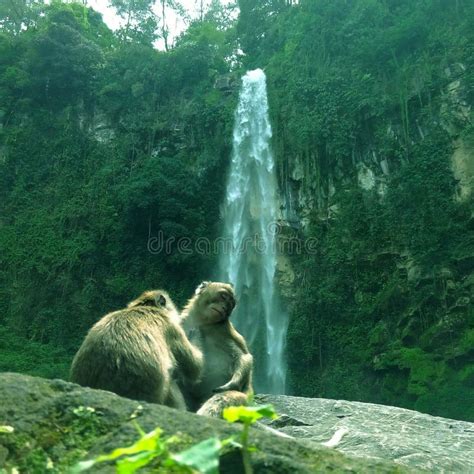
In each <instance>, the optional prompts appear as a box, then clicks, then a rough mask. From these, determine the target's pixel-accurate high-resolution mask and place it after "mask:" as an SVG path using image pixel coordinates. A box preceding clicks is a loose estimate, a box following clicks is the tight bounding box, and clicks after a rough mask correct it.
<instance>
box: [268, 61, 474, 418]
mask: <svg viewBox="0 0 474 474" xmlns="http://www.w3.org/2000/svg"><path fill="white" fill-rule="evenodd" d="M430 67H432V65H430ZM433 70H435V71H436V73H435V74H433V77H436V80H434V79H433V77H431V79H430V78H428V77H427V76H426V77H425V76H423V73H421V72H419V71H418V72H416V68H414V71H415V72H413V73H412V76H411V77H409V78H408V79H407V78H405V79H404V80H405V81H406V84H405V86H406V87H405V89H403V90H402V89H400V90H399V91H398V92H399V93H400V100H401V103H400V108H387V109H386V110H385V112H383V113H379V115H370V114H369V115H366V116H363V117H362V118H361V120H362V122H361V124H359V128H358V129H357V130H358V131H357V132H354V136H352V137H347V143H345V144H344V146H343V145H341V144H340V143H339V142H337V143H336V145H339V146H340V150H341V155H339V154H338V152H337V151H334V150H337V148H336V145H335V144H334V143H331V140H332V141H335V139H334V136H332V135H329V136H326V137H324V138H321V137H319V138H318V140H319V142H318V140H316V141H315V142H314V143H313V146H308V147H306V148H304V149H303V150H301V149H299V150H298V149H296V148H295V151H294V152H293V151H290V150H289V147H288V146H285V143H283V142H284V140H285V139H284V138H280V137H278V136H277V137H276V139H275V147H276V153H277V159H278V163H279V179H280V181H279V182H280V190H281V196H282V197H281V205H280V209H281V216H280V217H281V225H282V229H283V230H282V234H281V236H280V240H281V241H285V239H287V238H288V236H297V238H299V239H301V242H305V241H307V240H308V238H315V239H316V252H314V253H312V254H308V253H305V251H304V250H303V251H302V252H300V253H298V254H294V253H293V254H292V253H291V252H286V248H285V246H284V245H281V246H280V249H281V255H280V258H279V260H278V262H279V265H278V278H279V281H280V288H281V291H282V293H283V295H284V297H285V298H286V301H287V303H288V306H289V308H290V312H291V315H292V316H291V323H290V329H289V346H288V347H289V351H288V352H289V360H290V365H291V364H293V365H294V369H293V370H291V369H290V375H291V374H293V385H292V387H291V390H292V393H295V394H304V395H307V396H314V395H315V394H319V395H322V396H329V397H347V398H349V397H354V398H355V399H358V400H364V401H373V402H383V403H388V404H395V405H400V406H404V407H409V408H416V409H419V410H422V411H427V412H429V413H432V414H442V415H449V416H452V417H459V418H463V417H466V418H465V419H469V420H470V419H472V417H473V416H474V412H472V411H471V410H467V411H465V410H462V409H457V408H456V407H459V406H460V403H462V400H464V399H465V398H466V397H469V393H470V392H471V391H472V387H473V383H474V382H473V380H474V379H473V374H474V363H473V361H474V359H473V356H474V354H473V347H474V339H473V337H474V332H473V331H474V330H473V327H474V326H473V324H474V320H473V315H474V311H473V310H474V305H473V302H474V286H473V285H472V281H474V246H473V240H472V239H473V230H474V226H473V224H474V207H473V201H472V198H473V195H474V194H473V193H474V138H473V137H474V135H473V132H472V123H471V122H472V103H471V102H472V91H471V86H470V82H469V81H471V79H469V78H470V75H469V74H468V69H467V66H466V65H465V64H462V63H452V64H450V65H447V66H446V67H444V68H442V69H441V68H439V67H438V66H436V67H434V69H433ZM321 87H322V86H321ZM344 87H347V88H349V86H346V85H345V86H344ZM387 87H388V86H387ZM323 92H324V93H327V94H330V92H327V90H325V89H323ZM323 92H321V95H320V96H317V97H316V98H315V100H316V102H315V103H316V105H315V106H314V107H315V108H316V110H317V105H318V104H317V99H318V97H321V100H325V99H326V97H327V96H324V95H323ZM343 93H346V90H345V89H344V91H341V94H343ZM349 93H350V91H349V92H347V94H349ZM275 95H276V92H275ZM330 97H332V96H330ZM275 100H276V99H275ZM334 100H335V101H337V99H334ZM323 105H324V104H323ZM330 112H331V109H329V110H328V120H329V118H330ZM339 113H340V115H339V118H340V120H341V121H342V120H344V119H345V117H344V113H345V111H344V110H343V109H341V110H340V112H339ZM274 116H275V121H276V126H275V128H276V129H279V130H282V129H283V130H284V128H283V127H284V126H283V125H281V120H282V117H281V116H279V115H278V113H277V112H275V113H274ZM322 123H323V124H324V122H322ZM337 130H338V129H337V128H336V129H335V130H334V131H333V133H334V134H335V133H336V132H337ZM317 133H318V131H317V130H314V134H315V135H316V136H317ZM344 147H345V148H344ZM349 148H350V149H351V150H352V151H351V152H350V153H349V152H348V149H349ZM342 152H344V153H345V154H342ZM349 154H350V157H349V156H348V155H349ZM356 333H357V336H356V335H355V334H356ZM308 334H310V335H311V337H310V338H309V339H310V340H307V339H308V337H309V336H308ZM349 334H351V337H349V336H348V335H349ZM364 334H366V338H365V337H364ZM302 341H304V342H302ZM295 354H297V356H296V355H295ZM292 359H294V360H293V361H292ZM295 370H296V374H295V373H294V372H295ZM356 373H358V374H359V375H356V376H354V374H356ZM352 378H353V380H352V382H350V383H353V384H355V385H356V386H357V387H359V388H358V389H357V390H351V389H350V387H349V383H347V388H346V389H344V388H342V387H343V386H344V385H346V380H350V379H352ZM356 380H358V381H356ZM367 381H368V382H367ZM371 385H372V389H371V390H369V389H368V390H367V391H365V390H364V388H363V387H364V386H367V387H369V386H371ZM449 407H451V408H449Z"/></svg>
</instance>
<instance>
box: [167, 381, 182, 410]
mask: <svg viewBox="0 0 474 474" xmlns="http://www.w3.org/2000/svg"><path fill="white" fill-rule="evenodd" d="M163 405H166V406H169V407H171V408H176V409H178V410H184V411H186V410H187V407H186V401H185V400H184V396H183V394H182V392H181V390H180V388H179V387H178V384H177V383H176V382H175V381H174V380H173V381H171V383H170V388H169V390H168V395H167V397H166V398H165V401H164V402H163Z"/></svg>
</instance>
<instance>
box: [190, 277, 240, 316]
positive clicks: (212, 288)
mask: <svg viewBox="0 0 474 474" xmlns="http://www.w3.org/2000/svg"><path fill="white" fill-rule="evenodd" d="M196 294H197V295H199V306H200V312H199V314H200V318H199V319H200V323H201V324H217V323H220V322H222V321H225V320H226V319H228V318H229V317H230V315H231V313H232V310H233V309H234V308H235V304H236V302H235V294H234V289H233V288H232V286H231V285H229V284H228V283H218V282H204V283H201V285H200V286H199V287H198V289H197V290H196Z"/></svg>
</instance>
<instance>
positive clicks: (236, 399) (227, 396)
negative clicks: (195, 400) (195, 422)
mask: <svg viewBox="0 0 474 474" xmlns="http://www.w3.org/2000/svg"><path fill="white" fill-rule="evenodd" d="M247 403H248V395H246V394H245V393H243V392H238V391H237V390H229V391H227V392H221V393H216V394H214V395H213V396H212V397H211V398H209V400H206V401H205V402H204V403H203V404H202V406H201V408H199V410H198V411H197V414H198V415H203V416H211V417H213V418H222V412H223V410H224V408H226V407H231V406H240V405H247Z"/></svg>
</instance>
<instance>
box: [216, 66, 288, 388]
mask: <svg viewBox="0 0 474 474" xmlns="http://www.w3.org/2000/svg"><path fill="white" fill-rule="evenodd" d="M271 136H272V129H271V125H270V120H269V116H268V101H267V89H266V78H265V73H264V72H263V71H262V70H261V69H256V70H255V71H249V72H247V74H246V75H245V76H244V77H243V79H242V88H241V91H240V96H239V103H238V107H237V110H236V113H235V125H234V132H233V151H232V163H231V168H230V173H229V177H228V184H227V192H226V198H225V203H224V207H223V213H224V239H223V241H224V242H225V243H226V244H227V243H228V244H229V245H226V246H225V248H224V250H223V251H222V252H221V256H220V262H219V269H220V277H221V279H222V280H223V281H230V282H231V283H232V284H233V285H234V287H235V290H236V294H237V298H238V304H237V307H236V309H235V310H234V314H233V316H232V320H233V322H234V324H235V326H236V328H237V330H238V331H239V332H240V333H241V334H242V335H243V336H244V337H245V338H246V340H247V342H248V343H249V345H250V350H251V351H252V354H253V355H254V360H255V374H254V384H255V388H256V390H258V391H260V392H267V393H284V392H285V381H286V380H285V379H286V360H285V355H284V354H285V339H286V332H287V327H288V317H287V315H286V313H285V312H284V311H282V308H281V306H280V303H279V298H278V293H277V291H276V288H275V270H276V263H277V252H276V244H277V242H276V237H277V235H276V234H277V230H278V225H277V181H276V173H275V163H274V161H273V155H272V152H271V149H270V139H271Z"/></svg>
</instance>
